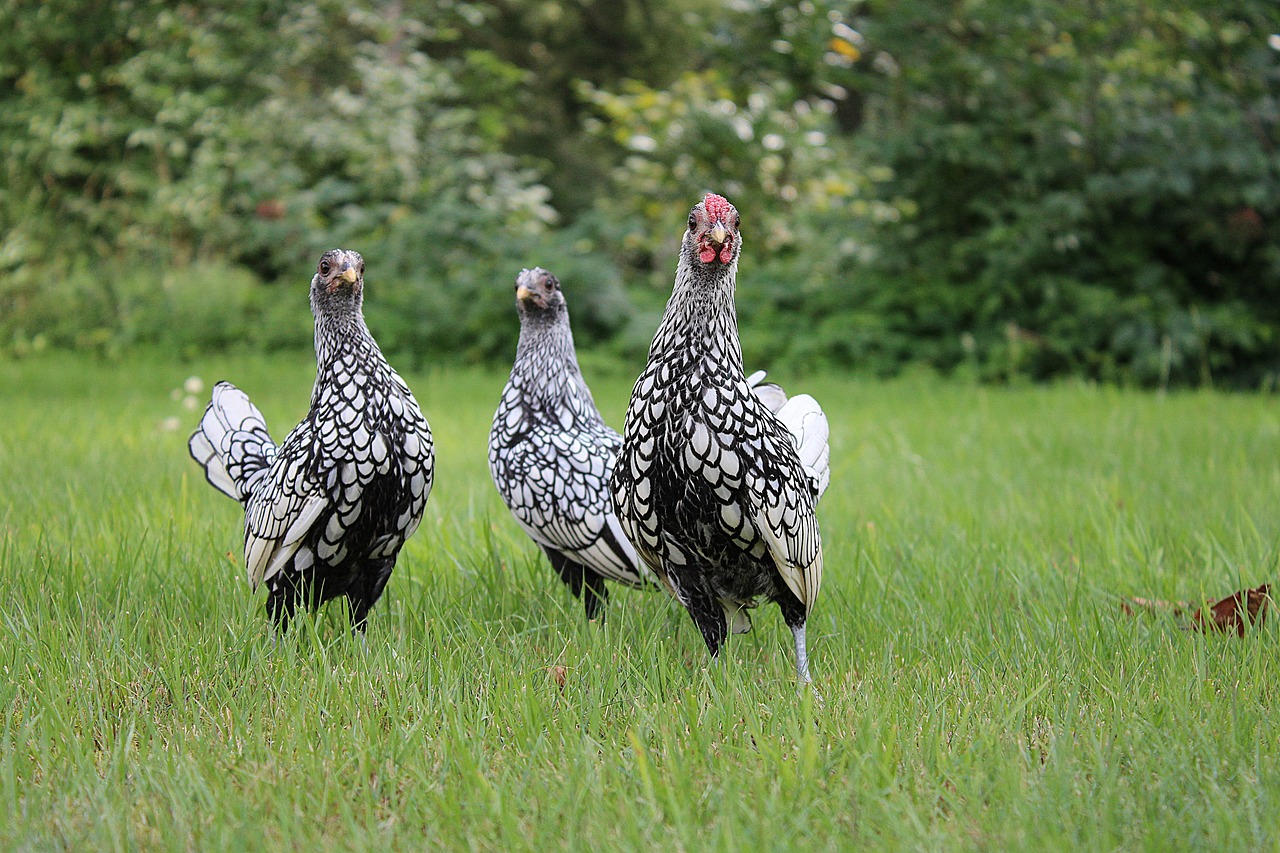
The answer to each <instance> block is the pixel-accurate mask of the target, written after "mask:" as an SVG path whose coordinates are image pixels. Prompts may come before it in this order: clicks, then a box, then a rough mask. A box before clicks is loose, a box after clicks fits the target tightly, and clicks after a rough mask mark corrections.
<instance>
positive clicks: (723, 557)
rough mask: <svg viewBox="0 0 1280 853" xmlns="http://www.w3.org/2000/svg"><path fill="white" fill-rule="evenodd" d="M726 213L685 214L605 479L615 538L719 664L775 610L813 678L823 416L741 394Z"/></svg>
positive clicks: (801, 404)
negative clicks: (764, 613) (811, 619)
mask: <svg viewBox="0 0 1280 853" xmlns="http://www.w3.org/2000/svg"><path fill="white" fill-rule="evenodd" d="M741 250H742V243H741V235H740V233H739V217H738V211H737V210H736V209H734V207H733V205H731V204H729V202H728V201H727V200H725V199H724V198H722V197H721V196H718V195H714V194H708V195H707V196H706V198H704V199H703V201H702V202H700V203H699V204H697V205H696V206H695V207H694V208H693V210H692V211H691V212H690V214H689V227H688V230H687V231H686V232H685V234H684V240H683V242H682V244H681V247H680V261H679V264H678V266H677V268H676V281H675V288H674V290H673V292H672V294H671V299H670V300H669V301H668V302H667V308H666V312H665V313H664V315H663V318H662V323H661V325H660V326H659V328H658V332H657V335H656V337H655V338H654V340H653V345H652V346H651V347H650V349H649V362H648V365H647V366H646V367H645V369H644V372H643V373H641V374H640V378H639V379H637V380H636V384H635V388H634V389H633V391H632V394H631V403H630V406H629V407H628V409H627V418H626V424H625V426H624V428H623V445H622V451H621V453H620V454H619V457H618V462H617V464H616V466H615V468H614V476H613V483H612V491H613V497H614V502H615V505H616V508H617V511H618V518H619V520H620V521H621V523H622V529H623V530H624V531H625V533H626V535H627V536H628V538H630V540H631V542H632V543H633V544H634V545H635V546H636V550H637V551H638V552H639V554H640V557H641V558H642V559H643V560H644V562H645V563H646V564H647V565H648V566H649V567H650V568H651V569H653V571H654V572H655V573H656V574H657V575H658V576H659V577H660V578H661V579H662V580H663V581H664V582H665V583H666V585H667V586H668V588H669V589H670V590H671V592H672V593H673V594H674V595H675V597H676V598H677V599H679V601H680V602H681V603H682V604H683V605H684V606H685V608H686V609H687V610H688V611H689V615H690V616H691V617H693V621H694V622H695V623H696V624H697V626H698V628H699V630H700V631H701V632H702V637H703V639H704V640H705V641H706V644H707V649H708V650H709V651H710V652H711V654H712V655H713V656H715V655H718V653H719V650H720V646H721V644H722V643H723V642H724V641H725V639H726V637H727V636H728V632H729V629H730V628H732V629H733V631H734V632H735V633H743V632H745V631H747V630H749V629H750V627H751V622H750V618H749V616H748V614H747V611H746V608H749V607H752V606H754V605H755V603H756V600H757V599H759V598H764V599H767V600H770V601H773V602H774V603H776V604H777V605H778V607H779V608H780V609H781V611H782V617H783V619H784V621H785V622H786V623H787V625H788V627H790V628H791V631H792V634H793V636H794V639H795V661H796V674H797V676H798V677H799V679H800V680H801V681H802V682H808V681H810V680H811V678H810V675H809V659H808V653H807V650H806V647H805V622H806V620H807V618H808V616H809V614H810V613H811V612H812V610H813V605H814V602H815V600H816V599H817V597H818V589H819V587H820V585H821V583H822V539H821V536H820V534H819V531H818V519H817V515H816V512H815V510H816V507H817V502H818V498H819V497H820V496H821V495H822V493H823V491H825V489H826V487H827V483H828V482H829V480H830V468H829V450H828V446H827V439H828V427H827V418H826V415H825V414H824V413H823V411H822V409H821V407H819V406H818V403H817V401H815V400H814V399H813V398H812V397H810V396H808V395H799V396H796V397H792V398H790V399H788V398H787V397H786V395H785V394H784V393H782V390H781V389H780V388H778V387H777V386H775V385H768V386H765V387H764V388H755V389H752V387H751V384H752V383H753V382H755V381H758V376H759V374H756V375H754V376H753V377H752V380H748V379H747V377H746V376H745V375H744V374H743V369H742V349H741V345H740V343H739V341H738V321H737V314H736V312H735V309H734V287H735V279H736V275H737V269H738V257H739V254H740V252H741Z"/></svg>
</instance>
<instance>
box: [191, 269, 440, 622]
mask: <svg viewBox="0 0 1280 853" xmlns="http://www.w3.org/2000/svg"><path fill="white" fill-rule="evenodd" d="M363 294H364V259H363V258H361V257H360V255H359V254H358V253H356V252H351V251H345V250H340V249H334V250H332V251H329V252H325V254H324V256H323V257H321V259H320V264H319V267H318V268H317V270H316V274H315V277H314V278H312V279H311V312H312V314H314V315H315V323H316V382H315V387H314V388H313V390H312V392H311V410H310V411H309V412H308V413H307V416H306V418H304V419H303V421H302V423H300V424H298V425H297V426H296V427H294V428H293V431H292V432H290V433H289V435H288V436H287V437H286V438H285V440H284V442H283V443H282V444H280V445H279V446H277V445H276V444H275V443H274V442H273V441H272V440H271V435H270V433H268V432H267V425H266V422H265V420H264V419H263V417H262V413H261V412H259V411H258V408H257V407H256V406H254V405H253V403H251V402H250V401H249V398H248V396H246V395H245V394H244V392H243V391H241V390H239V389H238V388H236V387H235V386H234V385H232V384H231V383H229V382H219V383H218V384H217V385H215V386H214V389H213V399H212V400H211V401H210V403H209V407H208V408H207V409H206V410H205V413H204V417H203V418H202V419H201V421H200V426H199V427H198V428H197V429H196V431H195V433H194V434H193V435H192V436H191V440H190V442H189V447H190V450H191V455H192V457H193V458H194V459H195V460H196V461H197V462H199V463H200V465H201V466H203V468H204V470H205V476H206V477H207V479H208V480H209V482H210V483H211V484H212V485H213V486H214V487H215V488H217V489H218V490H220V491H222V492H223V493H225V494H227V495H230V496H231V497H233V498H235V499H236V500H238V501H240V503H242V504H243V505H244V509H245V518H244V553H245V567H246V570H247V571H248V575H249V582H250V583H251V584H252V585H253V586H255V587H256V586H257V585H258V584H260V583H265V584H266V585H267V589H268V596H267V612H268V614H269V615H270V616H271V618H272V620H273V621H274V622H275V624H276V625H277V626H278V627H279V628H280V629H283V628H284V627H285V626H287V624H288V621H289V618H290V617H291V616H292V615H293V613H294V610H295V609H296V607H297V606H298V604H299V603H305V604H308V605H310V606H312V607H316V606H319V605H320V604H322V603H323V602H325V601H328V600H330V599H332V598H336V597H338V596H346V598H347V599H348V601H349V602H350V607H351V622H352V626H353V628H354V629H357V630H359V631H361V632H362V631H363V630H364V628H365V624H366V621H367V619H368V615H369V609H370V608H371V607H373V605H374V603H375V602H377V600H378V598H379V597H381V595H382V592H383V589H384V588H385V587H386V585H387V581H388V579H389V578H390V577H391V572H392V569H393V568H394V567H395V563H396V557H397V556H398V555H399V553H400V549H401V547H402V546H403V545H404V543H405V541H406V540H407V539H408V538H409V537H410V536H412V535H413V533H414V531H416V530H417V529H418V524H419V523H420V522H421V521H422V513H423V510H424V509H425V507H426V504H427V495H428V494H430V492H431V483H432V478H433V472H434V468H435V458H434V453H433V444H432V439H431V429H430V427H429V426H428V425H427V421H426V418H424V417H423V415H422V411H421V410H420V409H419V408H418V403H417V401H415V400H414V398H413V394H412V393H411V392H410V391H409V387H408V386H407V385H405V383H404V381H403V380H402V379H401V378H400V376H399V375H398V374H397V373H396V372H395V371H394V370H393V369H392V368H391V365H389V364H387V360H386V359H385V358H384V357H383V355H382V352H381V351H380V350H379V349H378V344H377V343H376V342H375V341H374V339H373V336H372V335H371V334H370V333H369V329H368V327H367V326H366V325H365V322H364V315H363V312H362V310H361V306H362V303H363V299H364V295H363Z"/></svg>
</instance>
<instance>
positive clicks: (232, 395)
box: [187, 382, 276, 503]
mask: <svg viewBox="0 0 1280 853" xmlns="http://www.w3.org/2000/svg"><path fill="white" fill-rule="evenodd" d="M187 446H188V447H189V448H190V450H191V458H192V459H195V460H196V461H197V462H199V463H200V467H202V468H204V475H205V479H207V480H208V481H209V483H210V485H212V486H213V487H214V488H215V489H217V490H218V491H220V492H222V493H223V494H225V495H227V496H229V497H233V498H235V499H236V500H238V501H240V502H241V503H244V502H246V501H247V500H249V496H250V495H252V494H253V490H254V488H255V487H256V486H257V485H258V482H259V481H260V480H261V479H262V476H263V475H264V474H265V473H266V471H267V469H268V468H269V467H270V466H271V460H273V459H274V458H275V455H276V445H275V442H273V441H272V440H271V433H269V432H267V422H266V420H265V419H264V418H263V417H262V412H260V411H258V407H257V406H255V405H254V404H253V403H251V402H250V401H249V397H248V395H246V394H245V393H244V392H243V391H241V390H240V389H239V388H237V387H236V386H234V385H232V384H231V383H230V382H219V383H218V384H217V385H214V386H213V398H212V399H211V400H210V401H209V407H208V408H207V409H205V410H204V417H202V418H201V419H200V425H199V426H198V427H197V428H196V431H195V432H194V433H192V434H191V440H190V441H188V442H187Z"/></svg>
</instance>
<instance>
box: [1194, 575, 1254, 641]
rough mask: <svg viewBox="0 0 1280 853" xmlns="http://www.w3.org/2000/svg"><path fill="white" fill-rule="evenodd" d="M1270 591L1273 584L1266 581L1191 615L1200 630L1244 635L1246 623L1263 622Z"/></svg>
mask: <svg viewBox="0 0 1280 853" xmlns="http://www.w3.org/2000/svg"><path fill="white" fill-rule="evenodd" d="M1270 591H1271V585H1270V584H1265V583H1264V584H1263V585H1262V586H1260V587H1256V588H1254V589H1242V590H1240V591H1239V592H1237V593H1233V594H1231V595H1228V596H1227V597H1226V598H1224V599H1222V600H1221V601H1218V602H1215V603H1214V604H1213V605H1211V606H1210V607H1209V609H1208V610H1207V611H1206V610H1204V609H1201V610H1197V611H1196V612H1195V613H1193V614H1192V615H1191V621H1192V622H1194V623H1195V626H1196V629H1197V630H1200V631H1235V632H1236V636H1239V637H1243V636H1244V629H1245V625H1246V624H1254V625H1257V624H1261V622H1262V620H1263V618H1264V617H1265V616H1266V615H1267V602H1268V601H1270V599H1271V596H1270V595H1269V593H1270ZM1206 613H1208V616H1206V615H1205V614H1206ZM1245 614H1247V615H1248V618H1247V619H1246V618H1245Z"/></svg>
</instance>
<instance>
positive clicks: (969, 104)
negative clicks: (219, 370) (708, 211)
mask: <svg viewBox="0 0 1280 853" xmlns="http://www.w3.org/2000/svg"><path fill="white" fill-rule="evenodd" d="M0 146H2V148H0V150H3V165H2V167H0V168H2V169H3V173H2V174H3V179H2V180H0V260H2V261H3V269H4V270H5V275H4V276H3V278H0V352H4V353H8V354H9V355H11V356H19V357H20V356H22V355H25V354H28V353H31V352H35V351H40V350H42V349H46V348H55V347H58V348H81V349H86V350H90V351H93V352H95V353H100V354H103V355H105V356H110V355H112V354H115V353H119V352H121V351H123V350H124V349H127V348H130V347H134V346H138V345H146V346H154V347H158V348H160V351H162V352H164V351H169V352H172V353H173V354H175V355H178V356H184V357H190V356H194V355H195V354H197V353H203V352H207V351H209V350H215V349H222V348H256V349H263V350H268V351H269V350H276V349H282V348H305V347H308V346H309V345H310V337H311V327H310V321H309V318H308V317H307V305H306V296H305V292H306V282H307V281H308V280H309V278H310V275H311V272H312V265H313V264H314V262H315V259H316V257H318V255H319V253H320V252H321V251H322V250H323V249H326V248H330V247H332V246H344V247H349V248H354V249H357V250H359V251H361V252H362V253H363V254H364V255H365V257H366V260H367V261H368V263H369V273H368V291H367V313H368V315H369V321H370V325H371V326H372V327H373V329H374V330H375V334H376V335H377V336H378V338H379V340H380V341H381V342H382V344H383V346H384V349H386V350H387V351H388V353H389V354H391V355H392V357H393V358H396V359H400V360H408V361H411V362H413V363H415V364H418V365H421V364H424V363H428V362H431V361H434V360H440V359H449V360H467V361H480V360H490V359H505V358H509V357H510V355H511V353H512V351H513V346H514V339H515V334H516V331H517V328H516V322H515V317H514V312H513V310H512V305H511V302H512V293H511V289H512V282H513V280H514V276H515V273H516V272H517V271H518V270H519V268H520V267H522V266H532V265H534V264H538V265H542V266H546V267H548V268H550V269H552V270H553V271H555V272H556V273H557V274H558V275H559V276H560V277H561V279H562V280H563V282H564V284H565V287H566V289H567V290H568V291H569V295H570V299H571V306H572V310H573V315H574V320H575V326H576V331H577V335H578V337H579V341H580V346H583V345H585V346H586V347H590V348H592V349H596V350H600V351H605V352H610V351H612V352H615V353H618V354H622V355H626V356H627V357H638V356H639V355H640V354H642V353H643V351H644V349H645V347H646V346H647V344H648V341H649V339H650V336H651V335H652V331H653V328H654V325H655V324H656V321H657V317H658V315H659V313H660V311H661V308H662V305H663V302H664V301H665V298H666V296H667V294H668V292H669V290H670V285H671V280H672V275H673V271H674V266H675V250H676V246H677V244H678V240H679V236H680V233H681V231H682V230H683V227H684V219H685V216H686V214H687V211H688V208H689V206H690V205H691V204H692V203H693V202H694V201H695V200H697V199H698V198H699V197H700V195H701V194H702V193H703V192H706V191H708V190H715V191H718V192H721V193H723V194H725V195H726V196H728V197H729V198H730V200H732V201H733V202H735V204H736V205H737V207H738V208H739V210H740V211H741V212H742V214H743V223H744V234H745V238H746V252H745V254H744V259H743V262H742V267H741V276H740V290H739V299H738V305H739V311H740V314H741V317H742V325H743V331H744V343H745V345H746V354H747V358H748V361H749V362H752V363H761V362H768V363H770V364H773V365H775V366H781V365H783V364H786V365H788V366H790V367H792V368H801V369H810V368H811V369H821V368H827V367H839V368H842V369H855V370H862V371H866V372H870V373H876V374H891V373H894V372H897V371H900V370H902V369H903V368H904V367H907V366H910V365H918V364H925V365H929V366H932V367H933V368H935V369H938V370H942V371H946V372H961V373H964V374H966V375H970V376H977V377H980V378H984V379H998V380H1005V379H1014V378H1021V377H1030V378H1037V379H1038V378H1047V377H1053V376H1058V375H1079V376H1085V377H1089V378H1097V379H1102V380H1110V381H1118V382H1123V383H1132V384H1142V385H1166V384H1174V385H1177V384H1201V383H1207V382H1217V383H1224V384H1232V385H1238V386H1242V387H1269V386H1270V385H1271V384H1273V383H1274V379H1275V377H1276V375H1277V373H1280V334H1278V333H1280V4H1277V3H1275V2H1274V0H1221V2H1215V3H1205V2H1203V0H986V2H984V1H983V0H894V2H890V0H866V2H857V1H856V0H853V2H829V0H802V2H799V3H787V2H774V1H773V0H730V2H710V0H610V2H604V0H564V2H538V0H492V2H490V1H489V0H477V2H456V1H455V0H341V2H336V0H320V2H312V3H296V2H276V0H229V2H225V3H219V4H211V3H195V2H190V3H173V2H168V3H158V2H148V0H9V2H8V3H6V4H4V5H3V6H2V7H0Z"/></svg>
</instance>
